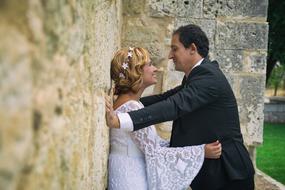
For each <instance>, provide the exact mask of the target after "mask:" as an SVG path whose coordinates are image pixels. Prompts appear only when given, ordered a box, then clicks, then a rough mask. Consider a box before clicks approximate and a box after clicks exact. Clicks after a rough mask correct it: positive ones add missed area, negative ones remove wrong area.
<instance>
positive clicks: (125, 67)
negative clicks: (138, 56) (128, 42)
mask: <svg viewBox="0 0 285 190" xmlns="http://www.w3.org/2000/svg"><path fill="white" fill-rule="evenodd" d="M133 51H134V48H133V47H129V50H128V56H127V58H126V59H125V61H124V62H123V64H122V67H123V69H124V72H120V74H119V77H120V78H123V79H125V78H126V76H125V74H124V73H125V70H127V69H128V68H129V62H130V59H131V58H132V57H133Z"/></svg>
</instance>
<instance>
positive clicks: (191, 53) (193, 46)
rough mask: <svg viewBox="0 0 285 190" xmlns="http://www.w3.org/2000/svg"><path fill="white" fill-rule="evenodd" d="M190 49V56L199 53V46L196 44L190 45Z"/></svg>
mask: <svg viewBox="0 0 285 190" xmlns="http://www.w3.org/2000/svg"><path fill="white" fill-rule="evenodd" d="M188 49H189V54H190V55H193V54H195V53H196V52H197V46H196V45H195V44H194V43H192V44H190V46H189V48H188Z"/></svg>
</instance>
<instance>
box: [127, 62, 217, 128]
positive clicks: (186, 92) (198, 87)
mask: <svg viewBox="0 0 285 190" xmlns="http://www.w3.org/2000/svg"><path fill="white" fill-rule="evenodd" d="M219 92H220V90H219V81H218V77H217V76H215V75H214V74H213V73H212V72H210V71H209V70H208V69H206V68H204V67H200V68H199V69H196V70H195V75H194V74H192V76H191V79H190V80H189V81H188V82H187V83H186V85H185V86H184V87H183V88H182V89H181V90H179V91H178V92H177V93H175V94H173V95H172V96H169V97H168V98H166V99H165V100H162V101H159V102H157V103H154V104H152V105H150V106H148V107H145V108H143V109H140V110H138V111H133V112H129V115H130V117H131V119H132V121H133V124H134V130H138V129H141V128H144V127H147V126H150V125H153V124H157V123H161V122H165V121H171V120H175V119H177V118H178V117H181V116H183V115H185V114H187V113H191V112H193V111H195V110H197V109H199V108H201V107H203V106H205V105H207V104H210V103H211V102H213V101H215V100H216V99H217V98H218V96H219Z"/></svg>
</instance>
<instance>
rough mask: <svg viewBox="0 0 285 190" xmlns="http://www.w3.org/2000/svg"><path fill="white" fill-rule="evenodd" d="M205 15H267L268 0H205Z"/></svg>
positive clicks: (211, 16)
mask: <svg viewBox="0 0 285 190" xmlns="http://www.w3.org/2000/svg"><path fill="white" fill-rule="evenodd" d="M203 6H204V7H203V13H204V17H207V18H213V17H217V16H230V17H263V18H266V17H267V7H268V0H227V1H223V0H205V1H204V2H203Z"/></svg>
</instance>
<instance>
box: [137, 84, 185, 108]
mask: <svg viewBox="0 0 285 190" xmlns="http://www.w3.org/2000/svg"><path fill="white" fill-rule="evenodd" d="M180 89H182V86H181V85H180V86H177V87H175V88H173V89H171V90H168V91H166V92H165V93H163V94H158V95H152V96H146V97H142V98H141V99H140V102H141V103H142V104H143V105H144V106H150V105H152V104H154V103H157V102H160V101H162V100H165V99H166V98H168V97H169V96H172V95H174V94H175V93H177V92H178V91H179V90H180Z"/></svg>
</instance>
